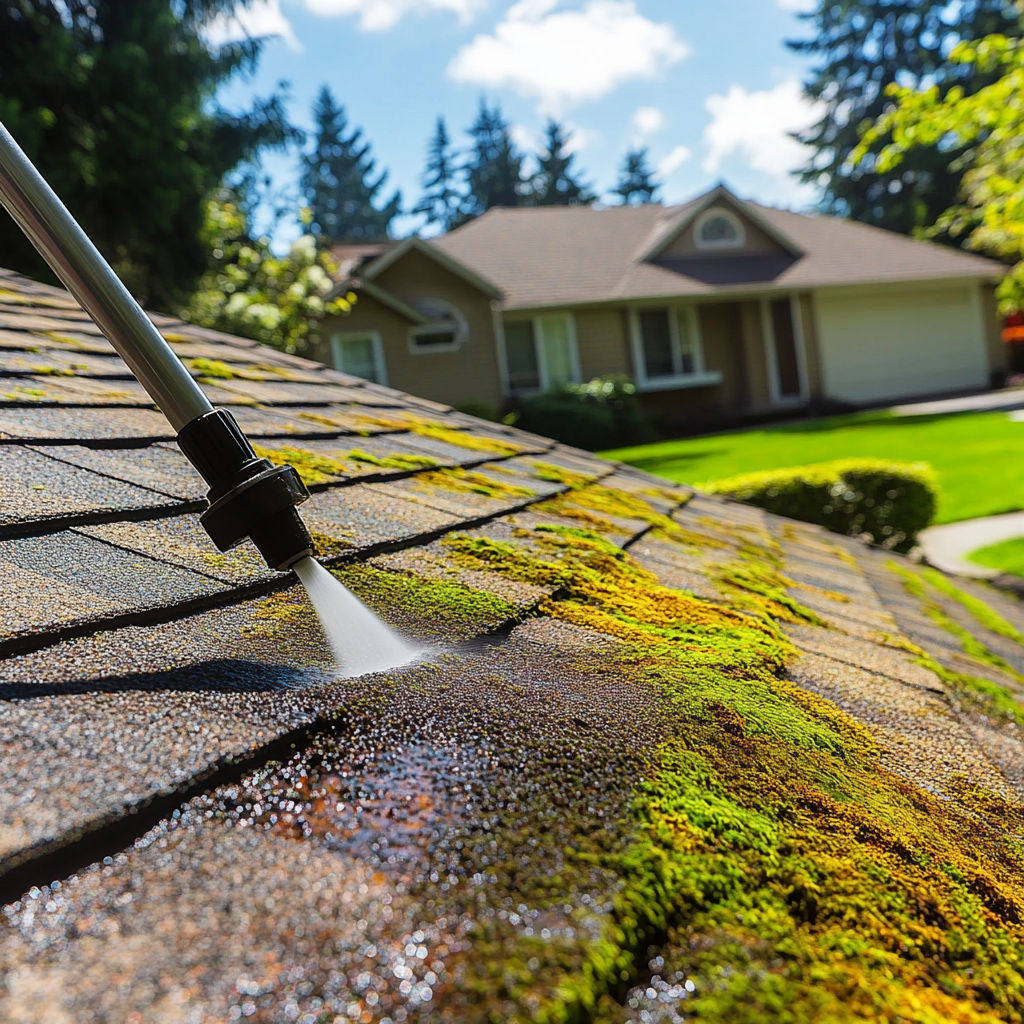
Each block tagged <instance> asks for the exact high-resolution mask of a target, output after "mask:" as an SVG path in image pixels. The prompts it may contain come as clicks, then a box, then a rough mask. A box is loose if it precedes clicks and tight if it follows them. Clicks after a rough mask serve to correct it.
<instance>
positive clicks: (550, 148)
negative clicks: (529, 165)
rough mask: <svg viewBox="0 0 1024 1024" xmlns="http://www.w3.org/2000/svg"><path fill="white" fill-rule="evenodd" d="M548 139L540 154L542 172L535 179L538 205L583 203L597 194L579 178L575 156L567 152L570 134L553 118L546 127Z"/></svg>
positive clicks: (534, 188)
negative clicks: (577, 176)
mask: <svg viewBox="0 0 1024 1024" xmlns="http://www.w3.org/2000/svg"><path fill="white" fill-rule="evenodd" d="M545 134H546V136H547V139H546V141H545V148H544V152H543V153H541V155H540V172H539V173H538V174H537V175H536V176H535V177H534V179H533V194H534V202H535V203H536V204H537V205H538V206H582V205H586V204H587V203H592V202H593V201H594V200H595V199H596V198H597V197H596V196H595V195H594V194H593V192H591V191H590V186H589V185H585V184H584V183H583V182H582V181H578V180H577V179H576V172H575V170H574V169H573V167H572V163H573V160H574V159H575V157H574V156H573V154H572V153H569V152H567V150H568V146H569V141H570V136H569V135H568V134H567V133H566V131H565V128H564V127H563V126H562V125H560V124H559V123H558V122H557V121H555V120H554V119H553V118H551V119H549V120H548V123H547V127H546V129H545Z"/></svg>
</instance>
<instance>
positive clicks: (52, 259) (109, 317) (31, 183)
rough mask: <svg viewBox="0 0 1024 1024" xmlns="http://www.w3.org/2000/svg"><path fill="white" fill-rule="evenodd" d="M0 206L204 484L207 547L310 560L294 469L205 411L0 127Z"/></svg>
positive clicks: (223, 414) (168, 352) (170, 354)
mask: <svg viewBox="0 0 1024 1024" xmlns="http://www.w3.org/2000/svg"><path fill="white" fill-rule="evenodd" d="M0 203H2V204H3V206H4V207H5V208H6V209H7V211H8V212H9V213H10V214H11V216H12V217H13V218H14V219H15V221H16V222H17V223H18V225H19V227H20V228H21V229H22V231H24V232H25V234H26V235H27V236H28V238H29V239H30V241H31V242H32V244H33V245H34V246H35V247H36V248H37V249H38V250H39V252H40V254H41V255H42V257H43V259H45V260H46V262H47V263H48V264H49V265H50V267H51V268H52V269H53V272H54V273H55V274H56V275H57V277H58V278H60V280H61V281H62V282H63V283H64V286H65V287H66V288H67V289H68V291H69V292H71V294H72V295H73V296H74V297H75V298H76V299H77V300H78V302H79V304H80V305H81V306H82V308H83V309H85V310H86V312H87V313H88V314H89V316H91V317H92V319H93V320H94V321H95V322H96V325H97V326H98V327H99V328H100V330H101V331H102V332H103V333H104V335H105V336H106V337H107V339H108V340H109V341H110V343H111V344H112V345H113V346H114V348H115V349H116V350H117V352H118V353H119V355H120V356H121V358H122V359H123V360H124V361H125V362H126V363H127V364H128V367H129V369H130V370H131V371H132V373H133V374H135V376H136V377H137V378H138V380H139V382H140V383H141V384H142V386H143V387H144V388H145V389H146V391H147V392H148V393H149V394H150V395H151V396H152V398H153V401H154V402H156V404H157V406H158V407H159V408H160V410H161V412H163V414H164V415H165V416H166V417H167V419H168V420H169V421H170V423H171V426H172V427H174V429H175V431H176V432H177V435H178V445H179V446H180V448H181V450H182V451H183V452H184V453H185V455H186V457H187V458H188V460H189V461H190V462H191V463H192V465H193V466H195V467H196V469H197V470H198V471H199V472H200V474H201V475H202V477H203V479H204V480H205V481H206V482H207V484H208V485H209V487H210V491H209V495H208V497H209V501H210V507H209V509H207V511H206V512H204V513H203V515H202V517H201V522H202V524H203V526H204V527H205V528H206V531H207V533H209V535H210V537H211V538H212V539H213V542H214V544H216V545H217V547H218V548H219V549H220V550H221V551H227V550H228V549H230V548H233V547H235V546H236V545H238V544H241V543H242V541H244V540H245V539H246V538H247V537H248V538H249V539H251V540H252V542H253V543H254V544H255V545H256V547H257V548H259V550H260V553H261V554H262V555H263V557H264V558H265V559H266V561H267V564H268V565H269V566H270V567H271V568H273V569H287V568H289V567H290V566H291V565H293V564H294V563H295V562H297V561H298V560H299V559H301V558H304V557H305V556H307V555H310V554H312V549H313V544H312V541H311V540H310V537H309V533H308V531H307V530H306V527H305V524H304V523H303V522H302V519H301V517H300V516H299V514H298V511H297V510H296V506H297V505H299V504H300V503H301V502H303V501H305V500H306V499H307V498H308V497H309V492H308V491H307V490H306V487H305V485H304V484H303V482H302V480H301V478H300V477H299V475H298V473H296V472H295V470H294V469H293V468H292V467H291V466H275V465H273V464H272V463H271V462H269V461H268V460H267V459H261V458H259V456H257V454H256V453H255V452H254V451H253V448H252V445H251V444H250V443H249V441H248V439H247V438H246V436H245V434H243V433H242V430H241V428H240V427H239V426H238V424H237V423H236V422H235V419H234V417H233V416H232V415H231V413H229V412H227V411H225V410H224V409H214V408H213V406H212V405H211V404H210V401H209V399H208V398H207V397H206V395H204V394H203V392H202V390H201V389H200V388H199V385H198V384H196V382H195V381H194V380H193V379H192V377H191V376H190V374H189V372H188V370H187V369H185V367H184V366H183V365H182V363H181V361H180V360H179V359H178V357H177V356H176V355H175V354H174V351H173V350H172V349H171V347H170V345H168V344H167V342H166V341H165V340H164V339H163V337H161V335H160V332H159V331H158V330H157V329H156V327H154V326H153V323H152V322H151V321H150V319H149V317H147V316H146V314H145V313H144V312H143V311H142V308H141V307H140V306H139V304H138V303H137V302H136V301H135V299H133V298H132V296H131V294H130V293H129V291H128V289H127V288H125V286H124V285H123V284H122V283H121V281H120V279H119V278H118V277H117V275H116V274H115V273H114V271H113V270H112V269H111V268H110V266H109V264H108V263H107V262H106V260H104V259H103V257H102V256H101V255H100V253H99V251H98V250H97V248H96V247H95V246H94V245H93V244H92V242H91V241H90V240H89V237H88V236H87V235H86V234H85V232H84V231H83V230H82V229H81V227H80V226H79V225H78V223H77V222H76V221H75V219H74V218H73V217H72V216H71V214H70V213H69V212H68V210H67V208H66V207H65V206H64V204H63V203H62V202H61V201H60V199H59V198H58V197H57V196H56V194H55V193H54V192H53V190H52V189H51V188H50V186H49V185H48V184H47V183H46V181H45V180H44V179H43V177H42V175H40V174H39V172H38V171H37V170H36V168H35V167H34V166H33V164H32V162H31V161H30V160H29V158H28V157H27V156H26V155H25V154H24V152H23V151H22V150H21V148H20V147H19V146H18V144H17V142H15V141H14V139H13V138H12V137H11V134H10V133H9V132H8V131H7V129H6V128H5V127H4V125H3V124H2V123H0Z"/></svg>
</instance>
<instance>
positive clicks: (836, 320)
mask: <svg viewBox="0 0 1024 1024" xmlns="http://www.w3.org/2000/svg"><path fill="white" fill-rule="evenodd" d="M818 316H819V324H820V325H821V357H822V364H823V367H822V368H823V372H824V383H825V393H826V394H827V395H828V396H829V397H830V398H838V399H842V400H845V401H848V402H876V401H885V400H887V399H890V398H893V399H895V398H909V397H910V396H912V395H930V394H938V393H940V392H943V391H961V390H965V389H967V388H976V387H985V386H986V385H987V384H988V359H987V356H986V352H985V341H984V337H983V334H982V330H983V328H982V323H981V315H980V313H979V312H978V307H977V306H976V305H975V304H974V302H972V296H971V293H970V292H969V291H968V289H966V288H950V289H946V290H943V291H931V290H929V291H926V292H901V293H899V294H893V293H888V294H880V295H862V296H860V297H858V298H851V297H845V296H844V297H833V296H819V297H818Z"/></svg>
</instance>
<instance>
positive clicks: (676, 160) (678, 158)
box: [658, 146, 693, 181]
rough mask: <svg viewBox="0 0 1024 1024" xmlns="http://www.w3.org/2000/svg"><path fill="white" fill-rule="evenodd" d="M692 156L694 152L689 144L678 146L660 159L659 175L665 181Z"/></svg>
mask: <svg viewBox="0 0 1024 1024" xmlns="http://www.w3.org/2000/svg"><path fill="white" fill-rule="evenodd" d="M691 156H693V152H692V151H691V150H690V149H689V148H688V147H687V146H676V147H675V149H673V150H672V151H671V152H670V153H668V154H667V155H666V156H663V157H662V158H661V159H660V160H659V161H658V177H659V178H661V179H662V181H664V180H665V179H666V178H667V177H669V175H671V174H672V173H673V172H674V171H678V170H679V168H680V167H682V166H683V164H685V163H686V161H687V160H689V159H690V157H691Z"/></svg>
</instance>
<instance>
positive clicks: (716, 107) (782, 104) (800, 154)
mask: <svg viewBox="0 0 1024 1024" xmlns="http://www.w3.org/2000/svg"><path fill="white" fill-rule="evenodd" d="M705 106H706V107H707V110H708V112H709V113H710V114H711V123H710V124H709V125H708V126H707V128H705V129H704V142H705V143H706V144H707V146H708V153H707V157H706V158H705V160H704V165H703V166H704V170H705V171H708V172H709V173H712V174H713V173H715V172H716V171H718V169H719V168H720V167H721V166H722V163H723V161H724V160H726V159H727V158H728V157H732V156H739V157H740V158H741V159H742V160H743V161H744V162H745V163H746V164H747V165H748V166H749V167H750V168H751V169H753V170H755V171H760V172H761V173H762V174H769V175H776V176H786V175H787V173H788V172H789V171H793V170H796V169H797V168H799V167H801V166H803V165H804V164H805V163H806V162H807V158H808V156H809V150H808V148H807V147H806V146H804V145H803V144H802V143H800V142H798V141H797V140H796V139H794V138H792V137H791V136H790V134H789V133H790V132H795V131H801V130H802V129H804V128H808V127H809V126H810V125H812V124H813V123H814V122H815V121H816V120H818V118H820V117H821V113H822V109H821V106H820V104H816V103H812V102H810V101H809V100H807V99H806V98H805V96H804V95H803V91H802V89H801V87H800V83H799V82H797V81H796V80H793V81H789V82H781V83H779V85H777V86H775V87H774V88H773V89H765V90H763V91H761V92H747V90H746V89H744V88H743V86H741V85H733V86H730V88H729V91H728V92H727V93H726V94H725V95H724V96H709V97H708V99H707V101H706V103H705Z"/></svg>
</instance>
